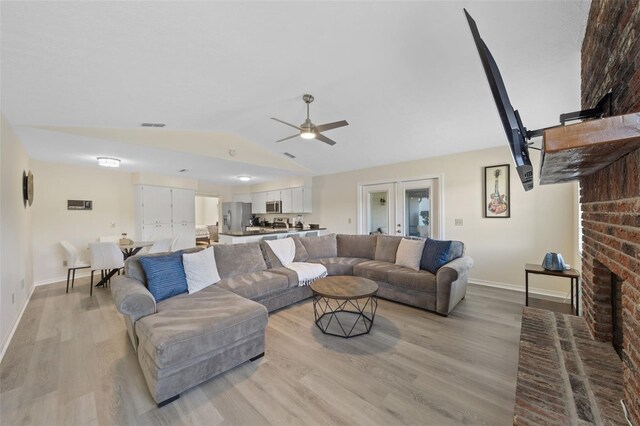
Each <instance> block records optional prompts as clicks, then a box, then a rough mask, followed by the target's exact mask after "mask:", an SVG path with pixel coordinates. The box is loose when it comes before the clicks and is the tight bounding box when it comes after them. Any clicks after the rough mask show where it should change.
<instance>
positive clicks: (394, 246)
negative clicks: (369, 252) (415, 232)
mask: <svg viewBox="0 0 640 426" xmlns="http://www.w3.org/2000/svg"><path fill="white" fill-rule="evenodd" d="M377 238H378V241H377V242H376V253H375V256H374V260H381V261H383V262H391V263H396V252H397V251H398V245H399V244H400V241H402V237H396V236H393V235H378V237H377Z"/></svg>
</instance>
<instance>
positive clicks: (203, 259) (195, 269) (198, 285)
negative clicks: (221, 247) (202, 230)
mask: <svg viewBox="0 0 640 426" xmlns="http://www.w3.org/2000/svg"><path fill="white" fill-rule="evenodd" d="M182 265H184V274H185V275H186V277H187V289H188V291H189V294H193V293H195V292H197V291H200V290H202V289H203V288H205V287H209V286H210V285H211V284H215V283H217V282H218V281H220V274H219V273H218V266H217V265H216V258H215V256H214V254H213V247H207V248H206V249H204V250H201V251H199V252H196V253H184V254H183V255H182Z"/></svg>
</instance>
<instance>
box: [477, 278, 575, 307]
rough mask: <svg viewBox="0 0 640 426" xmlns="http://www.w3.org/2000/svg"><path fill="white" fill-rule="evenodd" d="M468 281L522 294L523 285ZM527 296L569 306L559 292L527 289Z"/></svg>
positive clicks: (564, 294)
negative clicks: (530, 295) (531, 295)
mask: <svg viewBox="0 0 640 426" xmlns="http://www.w3.org/2000/svg"><path fill="white" fill-rule="evenodd" d="M468 281H469V283H471V284H478V285H482V286H486V287H494V288H501V289H504V290H512V291H518V292H520V293H524V286H523V285H522V286H520V285H515V284H507V283H500V282H496V281H487V280H479V279H477V278H469V279H468ZM529 294H535V295H536V296H538V297H539V298H540V299H545V300H551V301H553V302H561V303H567V305H569V304H570V303H568V299H569V298H568V297H567V294H566V293H563V292H561V291H554V290H544V289H540V288H531V287H529Z"/></svg>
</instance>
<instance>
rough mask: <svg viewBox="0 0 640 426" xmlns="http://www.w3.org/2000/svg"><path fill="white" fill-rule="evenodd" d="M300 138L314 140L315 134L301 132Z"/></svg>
mask: <svg viewBox="0 0 640 426" xmlns="http://www.w3.org/2000/svg"><path fill="white" fill-rule="evenodd" d="M300 137H301V138H302V139H315V137H316V134H315V133H314V132H309V131H303V132H302V133H300Z"/></svg>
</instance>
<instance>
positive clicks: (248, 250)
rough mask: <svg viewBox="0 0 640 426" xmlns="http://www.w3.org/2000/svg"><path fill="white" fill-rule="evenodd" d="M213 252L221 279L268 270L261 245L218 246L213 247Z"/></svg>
mask: <svg viewBox="0 0 640 426" xmlns="http://www.w3.org/2000/svg"><path fill="white" fill-rule="evenodd" d="M213 251H214V253H215V256H216V264H217V265H218V273H219V274H220V277H221V278H229V277H234V276H236V275H242V274H248V273H251V272H258V271H264V270H265V269H267V264H266V263H265V261H264V257H262V251H261V250H260V243H246V244H216V245H214V246H213Z"/></svg>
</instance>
